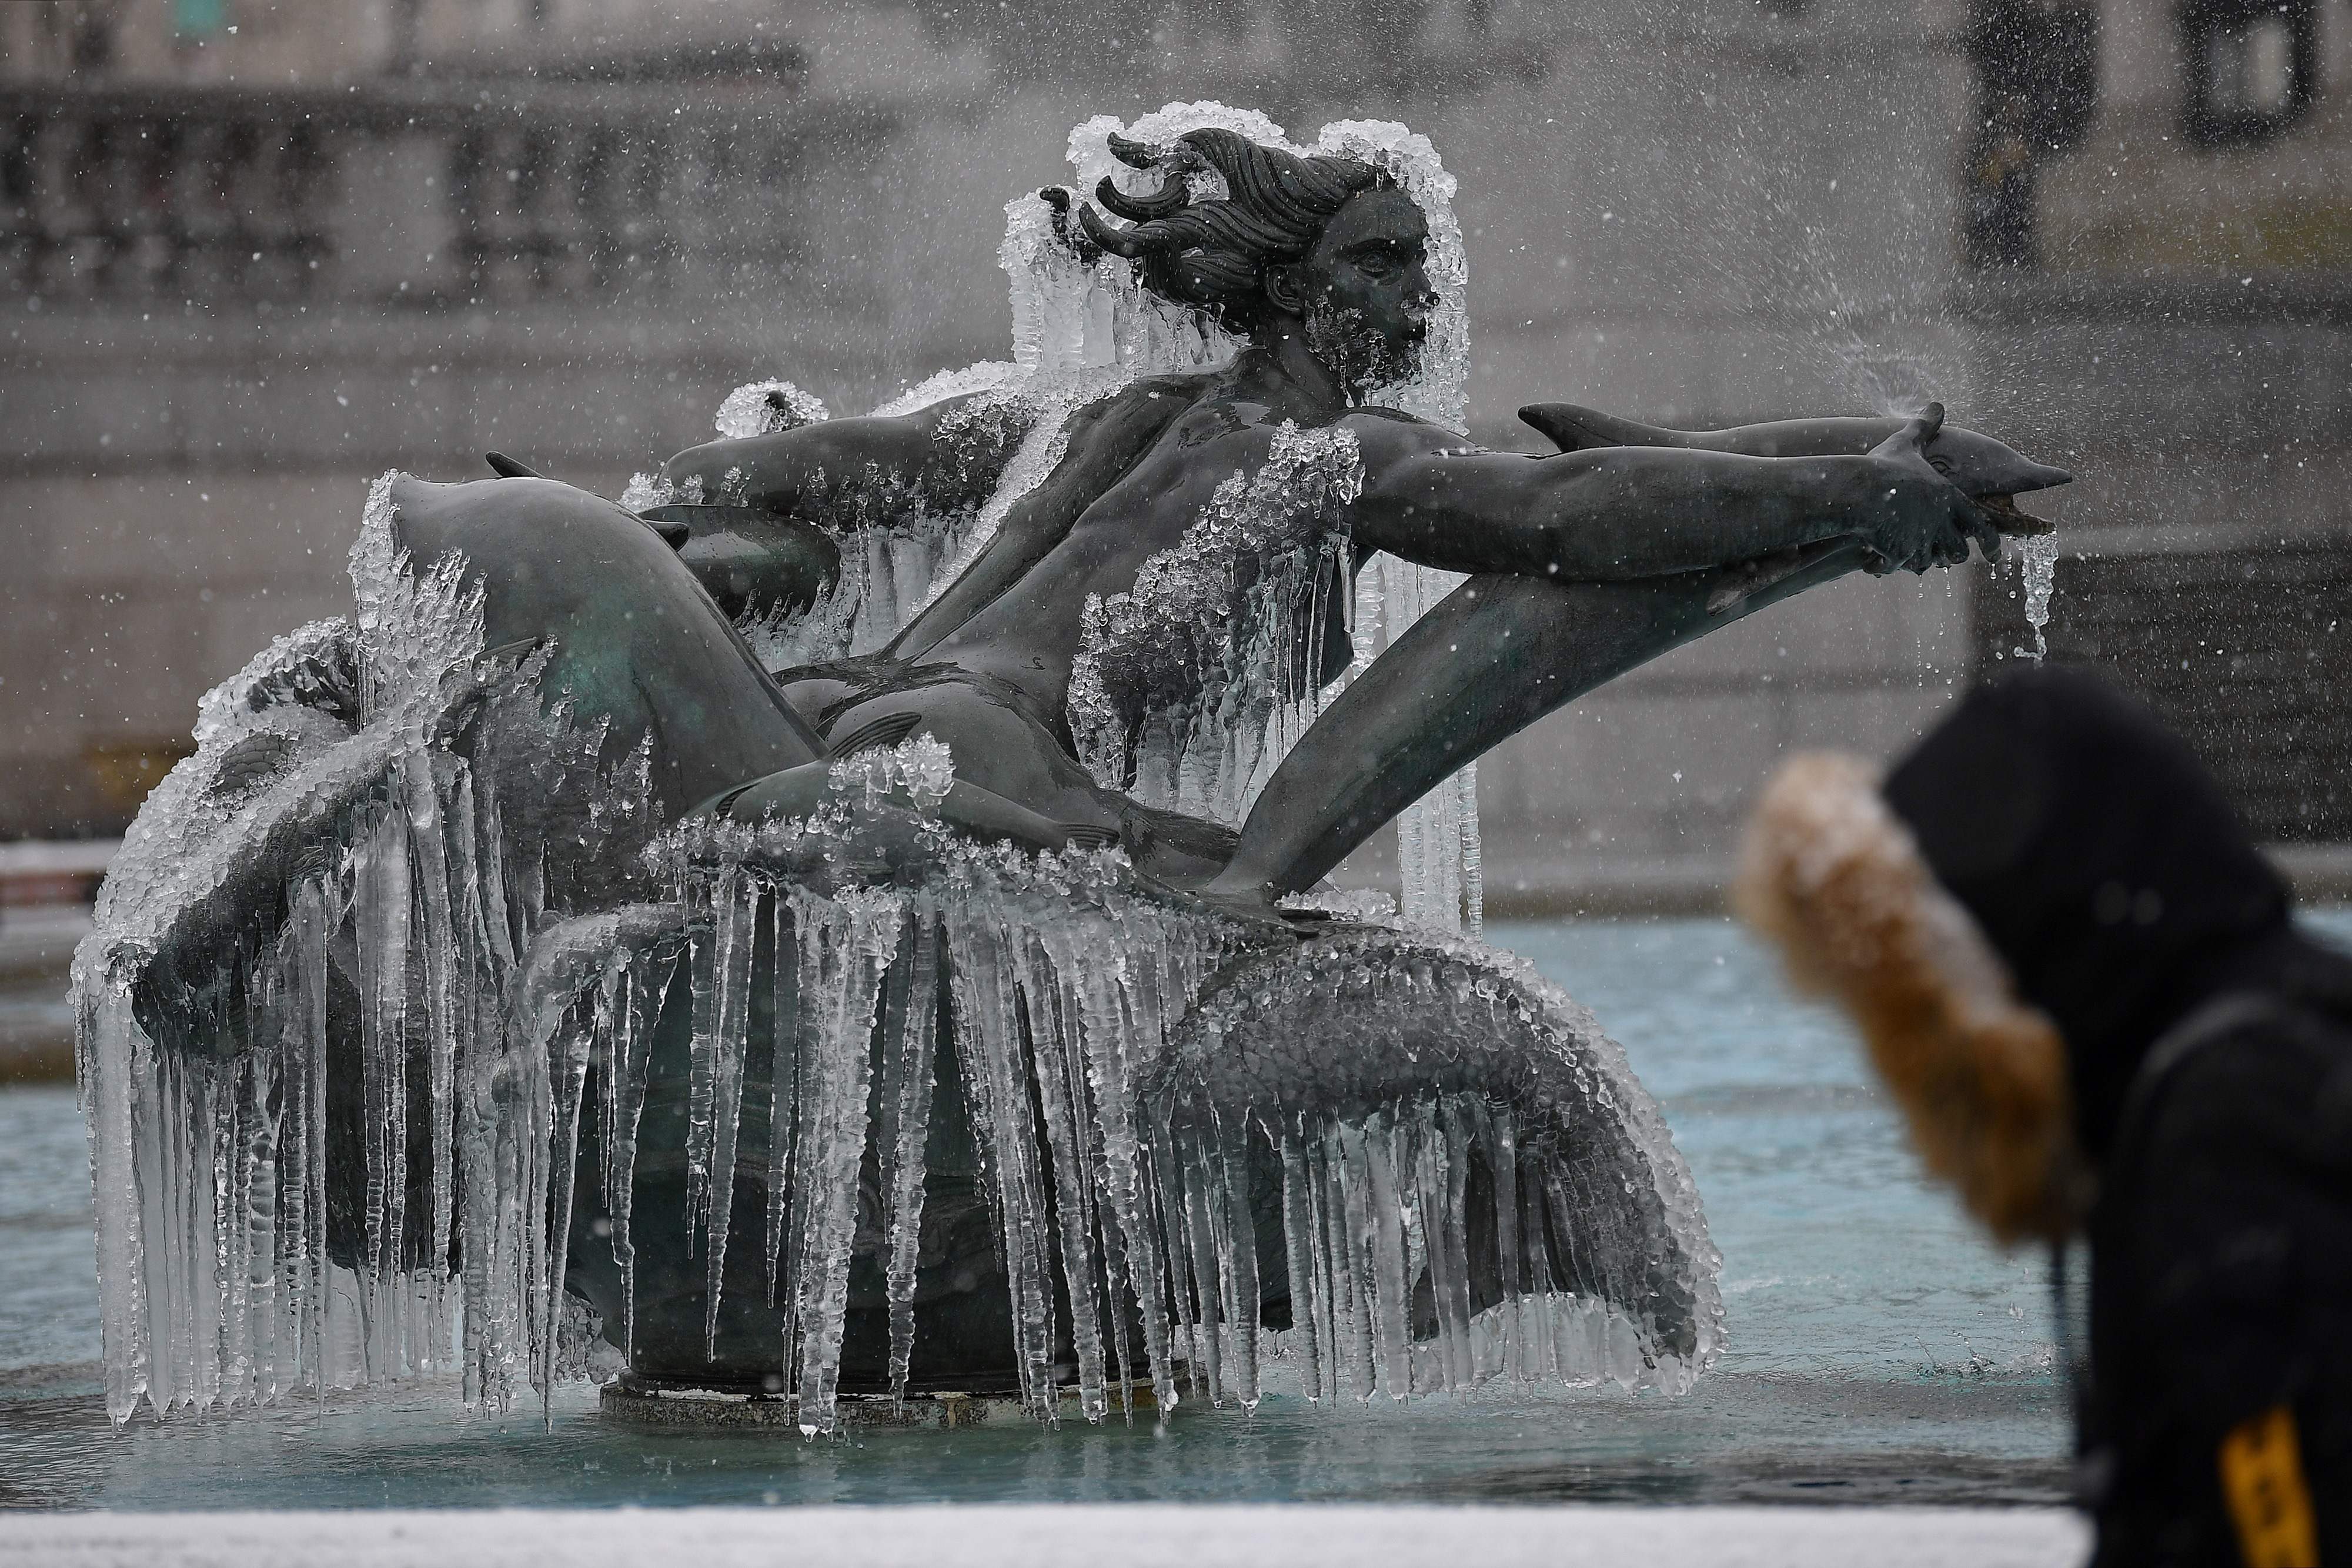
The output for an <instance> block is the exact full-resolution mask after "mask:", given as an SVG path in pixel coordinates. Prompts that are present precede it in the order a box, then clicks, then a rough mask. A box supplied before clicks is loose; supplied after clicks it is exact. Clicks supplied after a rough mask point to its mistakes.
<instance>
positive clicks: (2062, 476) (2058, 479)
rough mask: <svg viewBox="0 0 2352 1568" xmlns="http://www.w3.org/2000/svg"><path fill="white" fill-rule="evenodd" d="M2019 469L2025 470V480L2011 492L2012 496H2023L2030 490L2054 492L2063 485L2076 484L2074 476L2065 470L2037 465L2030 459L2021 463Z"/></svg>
mask: <svg viewBox="0 0 2352 1568" xmlns="http://www.w3.org/2000/svg"><path fill="white" fill-rule="evenodd" d="M2019 467H2021V469H2023V470H2024V473H2025V480H2024V483H2022V484H2021V485H2019V486H2017V488H2016V489H2014V490H2012V491H2011V492H2010V493H2011V495H2015V496H2021V495H2023V494H2025V492H2027V491H2028V490H2054V489H2056V488H2057V487H2058V486H2061V485H2071V484H2073V483H2074V475H2073V474H2071V473H2069V472H2067V471H2066V470H2065V469H2063V468H2053V467H2052V466H2051V465H2049V464H2047V463H2035V462H2033V461H2032V460H2031V459H2028V460H2027V461H2025V462H2023V463H2021V464H2020V465H2019Z"/></svg>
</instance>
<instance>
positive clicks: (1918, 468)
mask: <svg viewBox="0 0 2352 1568" xmlns="http://www.w3.org/2000/svg"><path fill="white" fill-rule="evenodd" d="M1943 425H1944V405H1943V404H1942V403H1940V402H1931V403H1929V404H1928V405H1927V407H1926V408H1925V409H1923V410H1921V411H1920V413H1919V416H1918V417H1917V418H1916V419H1912V420H1906V421H1905V422H1904V424H1903V427H1902V428H1901V429H1900V430H1897V431H1896V432H1895V434H1892V435H1890V436H1888V437H1887V438H1886V439H1885V441H1882V442H1880V443H1879V444H1877V445H1876V446H1874V447H1873V448H1871V450H1870V454H1869V456H1868V457H1867V458H1866V459H1865V461H1866V462H1868V463H1869V464H1870V465H1871V466H1872V468H1873V470H1874V475H1873V480H1874V486H1873V488H1874V494H1873V496H1872V497H1871V498H1870V500H1869V502H1868V504H1867V506H1866V508H1865V510H1866V515H1867V517H1868V521H1867V523H1866V524H1865V526H1864V529H1863V533H1862V540H1863V543H1864V545H1865V546H1867V547H1868V548H1869V549H1870V551H1871V553H1872V556H1873V558H1874V559H1873V560H1872V562H1871V565H1870V570H1871V571H1872V572H1873V573H1874V574H1875V575H1879V576H1884V575H1885V574H1886V573H1887V572H1891V571H1895V570H1905V571H1916V572H1924V571H1926V570H1927V569H1928V568H1930V567H1936V566H1958V565H1959V564H1960V563H1961V562H1963V561H1965V560H1967V559H1969V540H1971V539H1974V540H1975V541H1976V542H1977V545H1978V548H1979V549H1981V550H1982V551H1983V552H1984V558H1985V559H1987V560H1991V559H1995V558H1996V557H1998V556H1999V555H2000V538H2001V535H2000V528H1999V526H1998V525H1996V524H1995V523H1994V521H1993V518H1992V514H1990V512H1988V511H1987V510H1986V509H1985V508H1984V507H1981V506H1979V505H1978V504H1977V502H1976V501H1974V500H1972V499H1970V498H1969V496H1968V495H1967V494H1966V493H1965V492H1964V491H1962V490H1961V489H1960V487H1959V486H1957V485H1955V484H1953V483H1952V481H1951V480H1950V479H1948V478H1947V477H1945V476H1944V475H1943V474H1941V473H1939V472H1938V471H1937V468H1936V467H1935V465H1933V464H1931V463H1929V462H1928V460H1927V444H1928V443H1930V442H1932V441H1934V440H1935V439H1936V433H1937V431H1939V430H1941V429H1942V428H1943Z"/></svg>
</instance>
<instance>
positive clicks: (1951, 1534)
mask: <svg viewBox="0 0 2352 1568" xmlns="http://www.w3.org/2000/svg"><path fill="white" fill-rule="evenodd" d="M2089 1546H2090V1531H2089V1530H2088V1528H2087V1527H2086V1526H2085V1525H2084V1523H2083V1521H2081V1520H2080V1519H2079V1518H2078V1517H2077V1516H2076V1515H2074V1514H2072V1513H2068V1512H2064V1511H2059V1510H2054V1509H2047V1510H2045V1509H2011V1510H2000V1511H1972V1510H1966V1509H1893V1508H1889V1509H1800V1508H1687V1509H1663V1508H1639V1507H1598V1506H1579V1507H1565V1508H1368V1507H1340V1508H1330V1507H1324V1508H1303V1507H1273V1506H1266V1507H1256V1508H1180V1507H1171V1506H1165V1505H1157V1504H1154V1505H1149V1506H1127V1507H1119V1506H1100V1507H1069V1506H1060V1505H1049V1506H1043V1507H1035V1506H1033V1507H1022V1508H887V1509H886V1508H872V1509H865V1508H819V1509H796V1510H791V1511H782V1510H774V1509H768V1510H761V1509H709V1510H704V1509H692V1510H688V1509H654V1510H639V1509H621V1510H615V1511H582V1510H561V1511H559V1510H543V1511H542V1510H530V1509H509V1510H498V1511H478V1512H477V1511H459V1510H430V1511H425V1510H416V1511H407V1510H402V1511H393V1510H386V1511H382V1512H374V1511H365V1512H362V1511H348V1512H313V1513H180V1514H170V1513H151V1514H53V1515H47V1516H39V1517H20V1518H16V1519H5V1520H0V1559H5V1560H6V1561H7V1562H9V1563H15V1564H19V1565H21V1568H47V1565H49V1564H56V1565H58V1568H101V1565H103V1568H118V1565H129V1564H138V1565H140V1568H172V1565H181V1564H184V1565H186V1568H215V1565H217V1568H281V1565H283V1568H310V1565H312V1564H315V1563H339V1564H341V1565H343V1568H396V1565H404V1564H409V1563H415V1564H419V1565H420V1568H448V1565H449V1564H451V1563H467V1564H469V1565H470V1568H541V1565H542V1564H543V1565H545V1568H596V1565H598V1564H603V1563H612V1564H615V1565H616V1568H617V1565H621V1564H626V1565H628V1568H639V1565H640V1564H643V1563H656V1562H671V1563H677V1562H690V1563H694V1564H696V1568H736V1565H738V1564H740V1565H741V1568H773V1565H774V1564H775V1563H779V1562H782V1561H797V1562H816V1563H824V1564H826V1568H869V1565H870V1568H882V1565H885V1564H898V1563H907V1564H922V1565H924V1568H929V1565H931V1564H935V1563H940V1562H942V1561H949V1560H951V1561H953V1562H954V1563H957V1564H958V1568H995V1565H997V1564H1003V1565H1004V1568H1054V1565H1056V1564H1062V1563H1070V1564H1086V1565H1087V1568H1092V1565H1093V1564H1096V1563H1100V1562H1102V1561H1103V1560H1104V1558H1105V1556H1106V1555H1107V1554H1108V1555H1109V1556H1111V1557H1115V1558H1116V1559H1117V1560H1118V1563H1120V1565H1121V1568H1226V1565H1228V1564H1230V1565H1231V1568H1263V1565H1264V1564H1266V1563H1282V1564H1283V1565H1284V1568H1322V1565H1325V1564H1328V1565H1329V1568H1364V1565H1365V1564H1370V1563H1443V1564H1453V1563H1462V1562H1465V1561H1475V1562H1476V1563H1479V1564H1480V1568H1517V1565H1520V1564H1526V1565H1527V1568H1580V1565H1582V1564H1587V1563H1591V1564H1595V1565H1600V1564H1618V1563H1641V1564H1643V1568H1679V1565H1681V1564H1685V1563H1687V1564H1692V1565H1694V1568H1696V1565H1699V1564H1705V1565H1706V1568H1780V1565H1781V1564H1787V1565H1789V1568H1799V1565H1802V1568H1823V1565H1827V1564H1837V1563H1869V1564H1883V1563H1903V1564H1906V1568H1942V1565H1944V1564H1950V1565H1952V1568H1962V1565H1966V1568H2011V1565H2014V1568H2027V1565H2028V1564H2032V1565H2034V1568H2042V1565H2045V1564H2046V1565H2056V1564H2069V1565H2071V1564H2074V1563H2080V1562H2082V1561H2083V1559H2084V1556H2085V1555H2086V1553H2087V1552H2088V1550H2089Z"/></svg>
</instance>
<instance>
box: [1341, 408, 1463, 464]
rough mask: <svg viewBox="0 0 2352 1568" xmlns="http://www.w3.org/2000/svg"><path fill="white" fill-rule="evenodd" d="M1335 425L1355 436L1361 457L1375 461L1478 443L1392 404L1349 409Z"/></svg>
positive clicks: (1457, 448) (1446, 450)
mask: <svg viewBox="0 0 2352 1568" xmlns="http://www.w3.org/2000/svg"><path fill="white" fill-rule="evenodd" d="M1339 428H1340V429H1342V430H1345V431H1347V432H1349V434H1352V435H1354V436H1355V438H1356V442H1357V444H1358V445H1359V446H1360V448H1361V449H1362V451H1363V454H1364V458H1365V461H1366V462H1368V463H1374V464H1377V463H1379V462H1381V461H1383V460H1386V461H1394V460H1397V459H1401V458H1406V457H1418V456H1423V455H1429V454H1432V453H1438V452H1472V451H1477V450H1479V447H1478V444H1476V443H1475V442H1474V441H1472V440H1470V439H1469V438H1468V437H1467V436H1465V435H1463V434H1461V433H1460V432H1458V431H1453V430H1448V429H1446V428H1445V426H1444V425H1442V424H1437V423H1432V422H1431V421H1429V420H1426V419H1423V418H1422V417H1421V416H1420V415H1419V414H1412V413H1404V412H1403V411H1402V410H1401V409H1393V408H1375V407H1365V408H1355V409H1349V411H1348V413H1346V414H1345V415H1344V416H1343V417H1342V418H1341V419H1340V420H1339Z"/></svg>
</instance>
